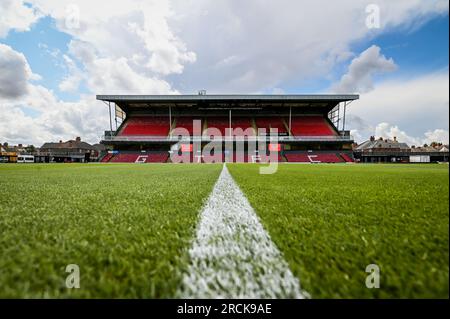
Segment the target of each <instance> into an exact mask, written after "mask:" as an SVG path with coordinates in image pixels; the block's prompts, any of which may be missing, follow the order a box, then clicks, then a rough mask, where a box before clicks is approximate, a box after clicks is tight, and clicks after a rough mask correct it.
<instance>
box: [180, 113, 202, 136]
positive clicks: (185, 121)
mask: <svg viewBox="0 0 450 319" xmlns="http://www.w3.org/2000/svg"><path fill="white" fill-rule="evenodd" d="M194 120H200V119H199V118H194V117H186V116H183V117H178V118H177V119H176V123H175V127H182V128H184V129H186V130H188V131H189V134H190V135H193V134H194V123H193V121H194ZM201 124H203V122H201ZM200 135H201V127H200Z"/></svg>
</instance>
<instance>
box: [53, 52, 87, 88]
mask: <svg viewBox="0 0 450 319" xmlns="http://www.w3.org/2000/svg"><path fill="white" fill-rule="evenodd" d="M63 59H64V61H65V63H66V67H67V69H68V72H69V74H68V75H67V76H66V77H65V78H64V79H63V80H62V81H61V83H59V86H58V87H59V89H60V90H61V91H63V92H76V91H77V90H78V87H79V86H80V83H81V81H82V80H83V78H84V77H83V73H82V71H81V70H80V69H79V68H78V67H77V65H76V63H75V62H74V61H73V60H72V59H71V58H70V57H69V56H67V55H65V54H64V55H63Z"/></svg>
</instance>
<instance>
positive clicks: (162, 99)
mask: <svg viewBox="0 0 450 319" xmlns="http://www.w3.org/2000/svg"><path fill="white" fill-rule="evenodd" d="M358 98H359V96H358V95H345V94H339V95H155V96H153V95H100V96H97V99H99V100H102V101H104V102H108V103H107V104H108V105H109V106H111V103H112V104H114V105H115V107H113V108H112V110H114V117H115V121H112V119H111V120H110V121H109V122H110V130H108V131H105V134H104V139H103V140H102V141H101V143H102V144H104V145H105V147H106V151H109V152H111V151H114V152H115V153H116V155H114V156H111V155H109V156H105V157H104V158H103V160H102V161H103V162H171V161H172V159H169V158H168V154H169V151H175V150H177V149H179V143H180V139H179V137H178V136H174V135H173V131H172V132H170V129H171V128H172V129H174V128H177V127H183V128H185V129H187V131H188V132H189V134H191V135H192V134H194V132H193V131H194V128H193V120H194V119H200V120H201V129H202V132H201V134H199V135H200V136H193V137H192V139H191V140H190V141H187V140H185V139H184V140H183V141H182V143H184V145H188V144H189V145H200V147H201V149H200V150H199V152H201V151H202V150H203V149H204V147H206V146H207V145H209V143H210V142H211V141H213V140H214V142H215V143H222V150H223V152H225V147H226V145H227V144H228V145H229V144H232V146H233V149H235V150H236V149H239V150H240V154H236V153H235V154H234V155H233V156H232V157H231V155H227V156H225V153H224V154H222V156H221V158H222V160H223V161H225V160H226V161H238V162H244V163H245V162H254V161H257V162H267V161H269V159H268V158H267V156H266V155H263V156H258V155H256V154H260V153H259V152H262V151H263V149H270V146H271V145H277V146H279V147H277V148H276V149H273V148H272V149H271V151H276V150H278V151H279V152H280V153H279V154H278V155H277V158H278V161H280V162H286V161H287V162H304V163H310V162H324V163H341V162H351V161H353V158H352V154H351V149H352V144H353V139H352V137H351V136H350V131H348V130H345V127H344V125H342V128H338V127H336V125H337V124H338V123H345V121H340V119H342V116H345V108H344V112H342V111H339V110H340V109H341V108H340V105H342V104H344V102H348V101H353V100H356V99H358ZM118 110H119V111H118ZM117 112H118V113H117ZM110 114H112V113H110ZM343 114H344V115H343ZM289 119H290V120H289ZM230 120H231V127H232V128H233V129H236V128H241V129H242V130H243V131H245V130H246V129H248V128H252V129H253V132H254V133H257V132H256V129H257V128H263V129H266V131H267V132H270V128H276V129H277V130H278V133H279V135H278V137H273V136H272V137H269V136H267V137H265V136H264V137H262V136H260V137H259V138H258V140H257V141H256V138H254V137H251V136H249V137H246V138H239V137H237V136H234V138H233V139H230V138H228V137H227V138H226V139H221V137H214V139H213V138H212V137H211V136H208V135H207V134H206V132H205V129H206V128H216V129H218V131H219V132H220V133H221V135H222V137H223V136H225V134H226V132H225V131H226V129H227V128H228V127H229V126H230ZM112 123H118V124H119V123H121V124H120V125H119V128H116V130H114V129H113V124H112ZM171 124H172V125H171ZM169 133H171V134H169ZM246 133H248V132H246ZM209 135H211V134H209ZM254 135H255V134H254ZM256 142H257V145H258V147H261V145H262V144H265V146H266V147H265V148H261V149H260V150H258V151H256V150H255V152H253V151H250V150H252V149H253V147H254V146H253V145H254V144H250V143H256ZM194 143H198V144H194ZM240 143H242V145H241V144H240ZM261 143H262V144H261ZM238 144H240V147H237V145H238ZM141 150H145V152H143V151H141ZM181 150H182V148H180V152H181ZM244 150H245V152H244ZM183 151H184V152H192V151H193V150H192V148H191V149H190V150H188V151H186V150H185V149H184V150H183ZM158 152H160V154H159V155H158V154H156V153H158ZM196 152H197V151H196ZM239 155H243V156H244V158H242V157H241V156H239ZM229 157H231V158H229ZM188 158H189V160H190V161H193V162H197V163H198V162H205V155H201V154H198V156H197V153H196V155H195V156H194V154H193V153H190V154H189V156H188ZM174 161H176V160H175V159H174Z"/></svg>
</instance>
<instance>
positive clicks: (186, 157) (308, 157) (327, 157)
mask: <svg viewBox="0 0 450 319" xmlns="http://www.w3.org/2000/svg"><path fill="white" fill-rule="evenodd" d="M284 157H285V159H286V161H287V162H291V163H344V162H353V158H352V157H351V156H350V155H348V154H346V153H331V152H330V153H323V152H321V153H312V152H309V153H298V152H285V153H284ZM168 159H169V153H168V152H151V153H144V154H143V153H139V152H136V153H119V154H115V155H113V154H107V155H106V156H105V157H104V158H103V159H102V162H111V163H166V162H167V161H168ZM214 159H215V161H216V162H220V163H222V162H225V161H227V162H235V163H252V162H260V163H268V162H271V161H272V159H271V157H269V156H268V155H265V154H262V155H259V156H257V155H254V154H249V153H248V152H233V155H232V157H231V156H227V155H225V154H224V153H221V154H220V156H215V157H214ZM177 161H178V162H189V163H199V162H211V161H212V157H211V158H210V159H207V158H206V157H204V156H203V157H197V156H195V155H194V154H193V153H185V154H180V157H179V158H178V160H177ZM277 161H278V162H284V161H285V160H284V158H283V156H282V155H281V154H280V153H278V154H277Z"/></svg>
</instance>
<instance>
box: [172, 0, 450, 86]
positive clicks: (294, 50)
mask: <svg viewBox="0 0 450 319" xmlns="http://www.w3.org/2000/svg"><path fill="white" fill-rule="evenodd" d="M173 3H174V6H173V8H174V12H175V15H174V16H173V18H171V19H170V23H171V24H170V25H172V26H173V27H174V29H175V30H177V34H178V35H179V36H180V38H182V39H183V40H184V42H185V43H186V45H187V47H188V48H189V49H190V50H193V51H194V52H195V53H196V54H197V62H196V63H195V64H193V65H187V66H186V68H185V71H184V72H183V76H179V77H174V78H175V79H176V82H175V83H176V84H177V85H179V86H180V87H181V88H182V89H183V90H184V91H187V92H193V91H196V90H197V89H198V88H204V89H207V90H208V92H240V93H245V92H259V91H270V89H271V88H273V87H283V86H285V85H286V83H288V84H289V83H292V82H293V83H295V84H296V85H301V84H302V83H305V81H307V80H310V79H311V78H316V79H317V78H325V77H327V76H328V75H329V74H330V71H331V70H333V67H334V66H336V64H339V63H341V62H342V61H344V60H346V59H348V58H349V57H350V56H351V52H350V46H351V45H352V44H353V43H355V42H357V41H361V40H366V39H370V38H371V37H372V36H375V35H377V34H379V33H382V32H386V31H389V30H392V29H393V28H407V27H408V28H410V27H413V26H415V25H418V24H420V23H421V22H423V21H425V20H426V19H428V18H429V17H430V16H433V15H436V14H447V11H448V2H447V1H445V0H437V1H410V0H399V1H389V0H383V1H381V0H379V1H377V2H376V3H377V4H378V5H379V6H380V12H381V23H382V25H381V29H379V30H376V29H368V28H367V27H366V25H365V20H366V17H367V14H366V12H365V8H366V5H367V4H369V3H373V1H370V0H367V1H350V0H343V1H329V0H314V1H312V0H309V1H289V0H280V1H269V0H247V1H241V0H215V1H209V0H174V1H173Z"/></svg>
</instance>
